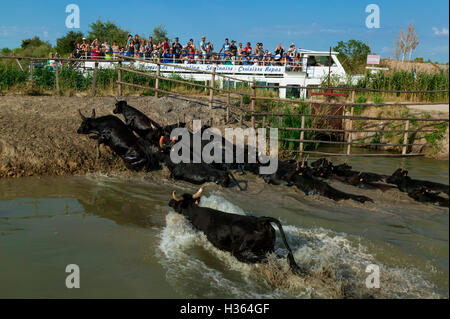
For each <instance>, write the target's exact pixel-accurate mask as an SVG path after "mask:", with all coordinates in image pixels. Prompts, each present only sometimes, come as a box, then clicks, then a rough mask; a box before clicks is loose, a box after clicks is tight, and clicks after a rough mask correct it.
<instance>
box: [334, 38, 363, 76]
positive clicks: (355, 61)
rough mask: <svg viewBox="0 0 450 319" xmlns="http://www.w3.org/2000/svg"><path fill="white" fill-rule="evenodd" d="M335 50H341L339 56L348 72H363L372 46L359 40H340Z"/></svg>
mask: <svg viewBox="0 0 450 319" xmlns="http://www.w3.org/2000/svg"><path fill="white" fill-rule="evenodd" d="M333 51H337V52H339V55H338V58H339V61H341V62H342V65H343V67H344V68H345V69H346V71H347V72H349V71H350V73H357V72H363V71H364V67H365V65H366V61H367V55H368V54H369V53H370V47H369V46H368V45H367V44H365V43H364V42H362V41H359V40H348V41H347V42H343V41H339V42H338V43H337V46H335V47H334V48H333Z"/></svg>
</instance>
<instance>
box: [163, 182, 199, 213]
mask: <svg viewBox="0 0 450 319" xmlns="http://www.w3.org/2000/svg"><path fill="white" fill-rule="evenodd" d="M202 193H203V187H200V189H199V190H198V191H197V193H195V194H193V195H191V194H187V193H185V194H183V195H182V196H177V194H176V193H175V191H173V192H172V199H171V200H170V201H169V206H170V207H172V208H173V209H174V210H175V211H176V212H177V213H180V214H181V213H182V210H183V209H184V208H187V207H189V206H194V205H198V203H199V202H200V197H201V196H202Z"/></svg>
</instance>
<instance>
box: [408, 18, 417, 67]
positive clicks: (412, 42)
mask: <svg viewBox="0 0 450 319" xmlns="http://www.w3.org/2000/svg"><path fill="white" fill-rule="evenodd" d="M414 29H415V27H414V26H413V25H412V24H410V25H409V26H408V34H407V35H406V42H407V43H408V51H409V60H410V61H411V56H412V53H413V51H414V50H415V49H416V47H417V46H418V45H419V40H418V38H417V34H415V33H414Z"/></svg>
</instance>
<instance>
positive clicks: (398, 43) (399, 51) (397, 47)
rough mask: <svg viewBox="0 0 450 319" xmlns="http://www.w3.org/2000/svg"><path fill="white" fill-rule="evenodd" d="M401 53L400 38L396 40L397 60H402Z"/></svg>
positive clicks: (395, 51)
mask: <svg viewBox="0 0 450 319" xmlns="http://www.w3.org/2000/svg"><path fill="white" fill-rule="evenodd" d="M401 52H402V43H401V41H400V37H397V38H395V40H394V53H395V59H396V60H398V59H399V58H400V53H401Z"/></svg>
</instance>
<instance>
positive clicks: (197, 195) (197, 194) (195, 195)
mask: <svg viewBox="0 0 450 319" xmlns="http://www.w3.org/2000/svg"><path fill="white" fill-rule="evenodd" d="M202 193H203V187H200V189H199V190H198V191H197V193H195V194H194V195H192V198H193V199H196V198H199V197H200V196H202Z"/></svg>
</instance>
